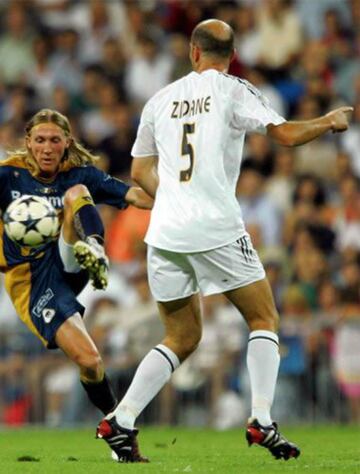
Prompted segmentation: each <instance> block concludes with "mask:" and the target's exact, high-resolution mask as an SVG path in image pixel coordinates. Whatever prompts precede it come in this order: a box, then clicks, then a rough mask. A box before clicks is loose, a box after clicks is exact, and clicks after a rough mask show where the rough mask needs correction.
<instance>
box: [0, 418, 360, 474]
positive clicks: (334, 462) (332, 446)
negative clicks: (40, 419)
mask: <svg viewBox="0 0 360 474" xmlns="http://www.w3.org/2000/svg"><path fill="white" fill-rule="evenodd" d="M283 431H284V433H285V434H286V436H287V437H289V439H291V440H294V441H296V442H297V443H298V444H299V446H300V447H301V449H302V454H301V456H300V458H298V459H291V460H289V461H287V462H285V461H283V460H282V461H276V460H275V459H273V458H272V456H271V455H270V454H269V453H268V452H267V450H265V449H263V448H260V447H257V446H252V447H251V448H248V447H247V445H246V443H245V439H244V430H240V429H239V430H232V431H226V432H215V431H211V430H207V429H186V428H144V429H142V430H141V433H140V444H141V451H142V453H143V454H146V455H148V456H149V457H150V459H151V463H150V464H140V465H139V464H131V465H124V464H118V463H116V462H114V461H112V460H111V458H110V454H109V453H110V450H109V449H108V448H107V446H106V445H105V443H104V442H103V441H101V440H95V439H94V429H92V428H88V429H81V430H59V429H58V430H45V429H40V428H39V429H36V428H33V429H30V428H29V429H14V430H1V431H0V473H1V474H3V473H4V474H5V473H6V474H17V473H19V474H20V473H21V474H27V473H36V474H53V473H57V474H58V473H59V474H62V473H65V474H67V473H74V474H83V473H84V474H92V473H94V474H95V473H96V474H102V473H106V474H112V473H119V472H121V473H124V472H128V473H134V472H136V473H144V474H147V473H149V474H151V473H157V474H158V473H192V474H211V473H216V474H235V473H236V474H247V473H249V474H250V473H251V474H254V473H258V472H260V473H261V472H263V473H267V474H271V473H276V474H278V473H283V472H284V473H287V472H291V473H292V472H297V473H300V472H301V473H309V474H317V473H333V474H337V473H346V474H360V428H359V427H348V426H346V427H345V426H344V427H337V426H315V427H291V428H287V429H284V430H283ZM21 459H22V460H21Z"/></svg>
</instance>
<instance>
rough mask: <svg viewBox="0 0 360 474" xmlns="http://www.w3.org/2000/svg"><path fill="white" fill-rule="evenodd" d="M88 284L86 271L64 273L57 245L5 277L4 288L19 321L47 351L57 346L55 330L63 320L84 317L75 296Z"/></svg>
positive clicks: (10, 271)
mask: <svg viewBox="0 0 360 474" xmlns="http://www.w3.org/2000/svg"><path fill="white" fill-rule="evenodd" d="M87 281H88V276H87V272H84V271H81V272H78V273H67V272H65V271H64V268H63V263H62V261H61V258H60V254H59V249H58V244H57V242H54V243H52V244H51V245H49V246H47V247H46V248H45V249H44V252H43V253H41V254H40V255H39V256H38V258H33V259H32V260H30V261H28V262H26V263H23V264H20V265H16V266H14V267H13V268H11V269H9V270H8V271H7V272H6V274H5V286H6V289H7V291H8V293H9V295H10V297H11V300H12V302H13V304H14V306H15V309H16V311H17V313H18V315H19V317H20V319H21V320H22V321H23V322H24V323H25V324H26V326H27V327H28V328H29V329H30V330H31V331H32V332H33V333H34V334H35V335H36V336H37V337H38V338H39V339H40V340H41V341H42V342H43V344H44V345H45V346H46V347H47V348H48V349H55V348H56V347H57V346H56V343H55V335H56V331H57V330H58V328H59V327H60V326H61V325H62V324H63V322H64V321H66V320H67V319H68V318H69V317H70V316H73V315H74V314H75V313H80V314H81V315H83V314H84V310H85V308H84V307H83V306H82V305H81V304H80V303H79V302H78V301H77V299H76V296H77V295H78V294H79V293H80V291H81V290H82V289H83V288H84V286H85V285H86V283H87Z"/></svg>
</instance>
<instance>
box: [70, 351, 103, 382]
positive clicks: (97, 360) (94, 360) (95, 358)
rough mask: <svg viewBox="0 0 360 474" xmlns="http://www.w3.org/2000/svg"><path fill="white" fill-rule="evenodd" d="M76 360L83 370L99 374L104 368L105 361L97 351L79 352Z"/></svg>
mask: <svg viewBox="0 0 360 474" xmlns="http://www.w3.org/2000/svg"><path fill="white" fill-rule="evenodd" d="M75 362H76V363H77V365H78V366H79V367H80V369H81V371H82V372H86V373H88V374H94V376H95V374H98V373H101V372H102V370H103V362H102V359H101V356H100V354H99V353H98V352H97V351H95V350H94V351H87V352H79V354H78V355H77V356H76V358H75Z"/></svg>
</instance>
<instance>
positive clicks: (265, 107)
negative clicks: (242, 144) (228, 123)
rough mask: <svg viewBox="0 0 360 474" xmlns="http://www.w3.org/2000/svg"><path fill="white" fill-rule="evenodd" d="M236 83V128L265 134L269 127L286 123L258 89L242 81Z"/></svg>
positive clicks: (234, 99) (233, 96) (234, 98)
mask: <svg viewBox="0 0 360 474" xmlns="http://www.w3.org/2000/svg"><path fill="white" fill-rule="evenodd" d="M236 82H237V83H236V85H235V87H234V89H233V91H232V99H233V104H234V108H233V120H232V125H233V127H234V128H236V129H238V130H244V131H246V132H257V133H263V134H265V133H266V127H267V125H270V124H273V125H280V124H281V123H284V122H285V121H286V120H285V119H284V117H281V115H279V114H278V113H277V112H275V110H274V109H272V108H271V106H270V104H269V101H268V99H267V98H266V97H265V96H264V95H263V94H262V93H261V92H260V91H259V90H258V89H257V88H256V87H254V86H253V85H252V84H250V83H249V82H247V81H244V80H242V79H241V80H240V79H238V80H237V81H236Z"/></svg>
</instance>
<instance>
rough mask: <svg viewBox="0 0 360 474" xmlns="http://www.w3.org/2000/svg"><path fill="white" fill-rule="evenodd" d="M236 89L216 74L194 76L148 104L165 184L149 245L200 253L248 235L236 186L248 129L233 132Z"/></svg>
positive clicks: (159, 168) (161, 176)
mask: <svg viewBox="0 0 360 474" xmlns="http://www.w3.org/2000/svg"><path fill="white" fill-rule="evenodd" d="M233 85H235V84H234V79H231V78H229V77H228V76H225V75H224V74H221V73H219V72H218V71H215V70H208V71H205V72H203V73H201V74H198V73H196V72H192V73H190V74H188V75H187V76H185V77H184V78H182V79H180V80H178V81H176V82H174V83H172V84H171V85H169V86H167V87H166V88H165V89H163V90H162V91H160V93H158V94H157V95H155V96H154V97H153V99H151V100H150V102H149V103H148V104H147V106H146V107H147V108H148V112H145V113H149V116H151V117H152V118H153V130H154V136H155V141H156V147H157V150H158V154H159V164H158V173H159V181H160V184H159V188H158V191H157V195H156V201H155V207H154V210H153V212H152V219H151V224H150V228H149V232H148V235H147V239H146V241H147V242H148V243H150V244H152V245H154V246H158V247H160V248H164V249H168V250H175V251H180V252H182V251H183V252H190V251H200V250H208V249H210V248H216V247H218V246H221V245H224V244H226V243H229V242H231V241H233V240H235V239H236V238H238V237H239V235H240V233H241V232H243V231H244V229H243V224H242V219H241V213H240V208H239V205H238V203H237V201H236V198H235V186H236V181H237V177H238V174H239V169H240V161H241V155H242V146H243V141H244V132H245V131H244V130H242V131H241V130H237V129H235V128H234V127H233V126H232V107H233V105H232V104H233V102H232V99H231V89H232V87H233ZM226 87H227V88H228V90H226Z"/></svg>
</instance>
